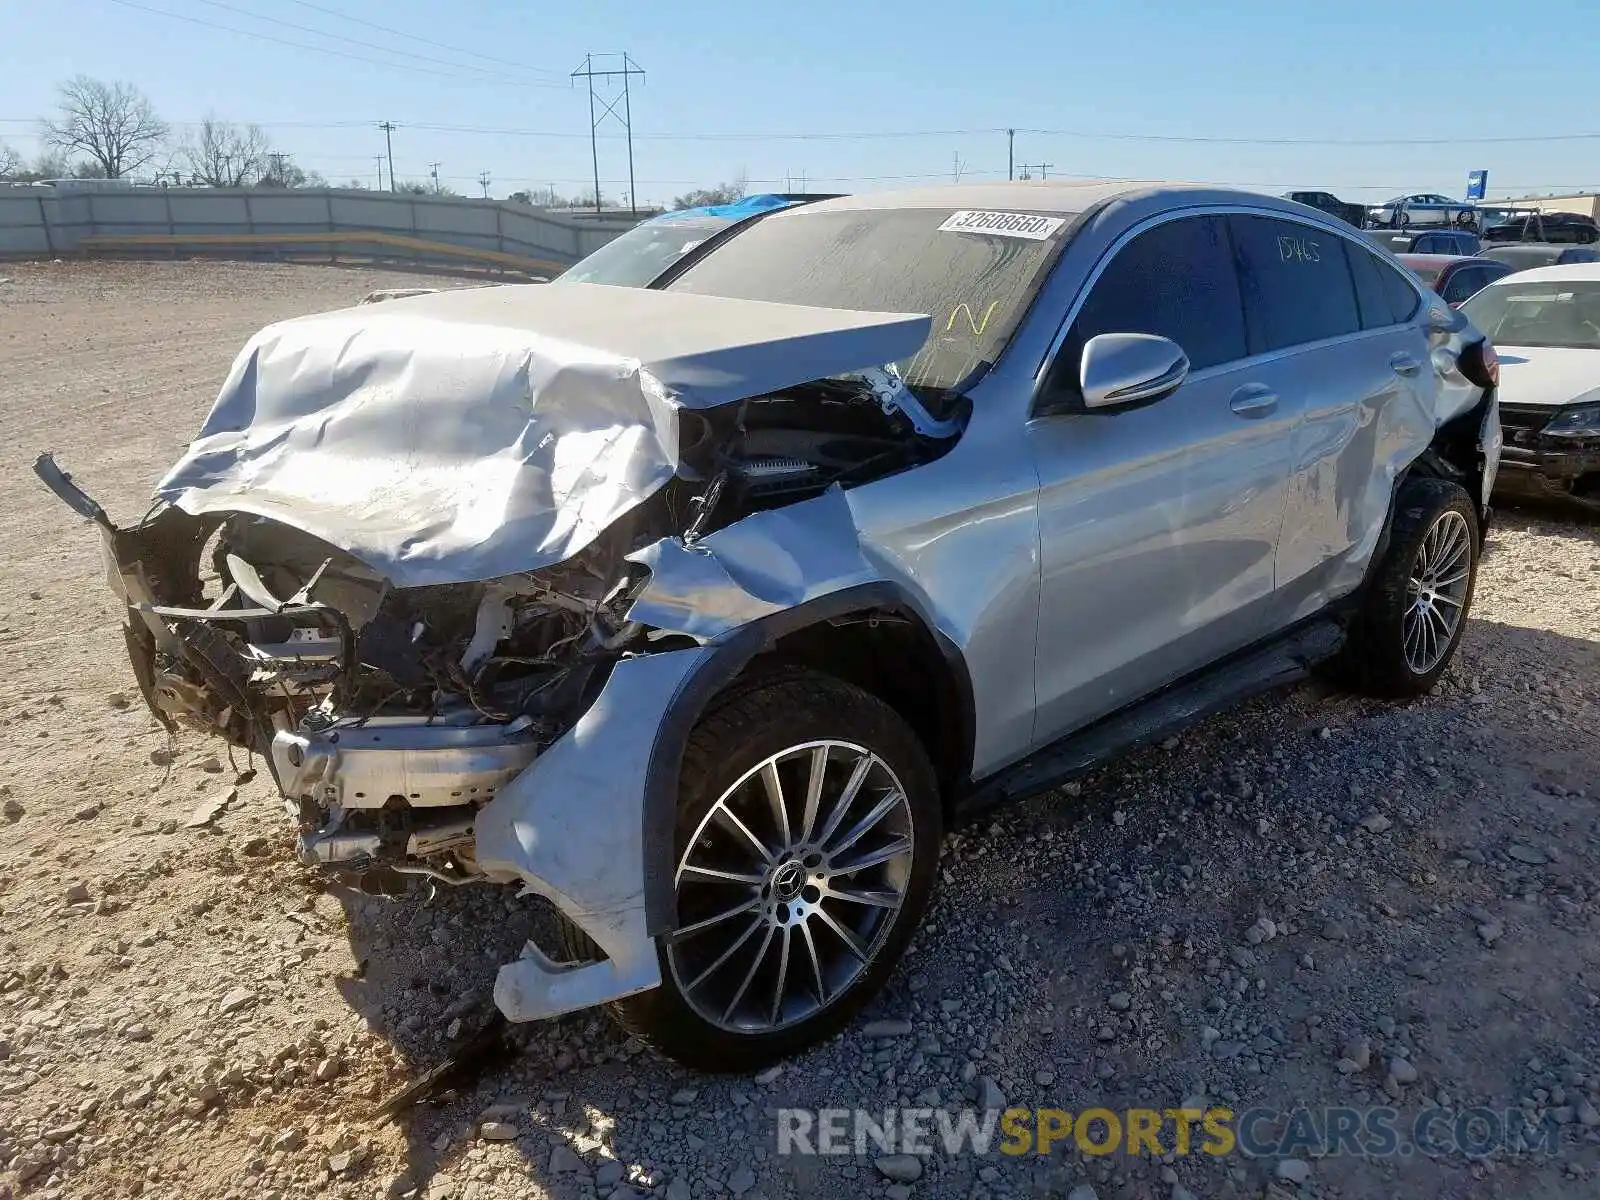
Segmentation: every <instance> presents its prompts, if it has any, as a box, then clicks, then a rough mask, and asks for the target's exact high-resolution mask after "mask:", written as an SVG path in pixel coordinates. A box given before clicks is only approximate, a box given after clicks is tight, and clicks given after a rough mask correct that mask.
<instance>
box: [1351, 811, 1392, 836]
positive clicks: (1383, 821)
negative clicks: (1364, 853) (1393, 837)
mask: <svg viewBox="0 0 1600 1200" xmlns="http://www.w3.org/2000/svg"><path fill="white" fill-rule="evenodd" d="M1357 824H1358V825H1360V826H1361V828H1363V829H1365V830H1366V831H1367V832H1368V833H1387V832H1388V831H1389V830H1390V829H1392V828H1394V822H1393V821H1391V820H1390V819H1389V818H1388V817H1386V816H1384V815H1383V814H1382V813H1368V814H1367V815H1366V816H1364V817H1362V818H1361V820H1360V821H1358V822H1357Z"/></svg>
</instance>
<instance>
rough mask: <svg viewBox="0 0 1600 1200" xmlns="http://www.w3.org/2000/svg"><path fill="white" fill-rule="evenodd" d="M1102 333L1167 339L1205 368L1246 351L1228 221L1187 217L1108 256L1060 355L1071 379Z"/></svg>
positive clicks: (1068, 382) (1191, 361) (1066, 382)
mask: <svg viewBox="0 0 1600 1200" xmlns="http://www.w3.org/2000/svg"><path fill="white" fill-rule="evenodd" d="M1102 333H1153V334H1157V335H1159V336H1161V337H1165V338H1171V339H1172V340H1173V341H1174V342H1176V343H1178V345H1179V346H1181V347H1182V348H1183V352H1184V353H1185V354H1187V355H1188V356H1189V365H1190V367H1191V368H1192V369H1193V370H1196V371H1203V370H1204V369H1205V368H1207V367H1214V366H1217V365H1219V364H1221V363H1226V362H1232V361H1233V360H1235V359H1239V358H1243V357H1244V356H1245V354H1246V353H1247V348H1246V343H1245V332H1244V311H1243V309H1242V307H1241V305H1240V300H1239V282H1238V278H1237V277H1236V275H1235V273H1234V269H1233V257H1232V251H1231V248H1230V245H1229V241H1228V227H1227V221H1226V220H1225V219H1224V218H1222V217H1184V218H1182V219H1180V220H1176V221H1167V222H1165V223H1163V224H1161V225H1157V226H1156V227H1155V228H1153V229H1148V230H1146V231H1145V232H1143V233H1141V234H1139V235H1138V236H1137V237H1135V238H1134V239H1133V240H1132V241H1130V242H1129V243H1128V244H1127V245H1126V246H1124V247H1123V248H1122V249H1121V250H1119V251H1117V255H1116V257H1115V258H1113V259H1112V260H1111V262H1110V264H1109V265H1108V266H1107V267H1106V269H1105V271H1104V272H1102V273H1101V275H1100V278H1099V279H1097V280H1096V281H1095V283H1094V286H1093V287H1092V288H1091V289H1090V292H1089V296H1088V298H1087V299H1086V300H1085V301H1084V305H1083V308H1082V309H1081V310H1080V311H1079V313H1078V316H1077V319H1076V320H1075V321H1074V322H1073V327H1072V331H1071V332H1070V333H1069V334H1068V336H1067V340H1066V343H1065V344H1064V346H1063V348H1062V353H1061V355H1060V357H1059V358H1058V360H1057V361H1058V362H1059V363H1061V365H1062V368H1063V369H1064V370H1070V371H1071V372H1072V375H1073V378H1072V379H1071V380H1066V379H1063V380H1062V384H1063V386H1073V387H1075V386H1076V372H1077V367H1078V364H1079V362H1080V360H1081V359H1082V357H1083V347H1084V346H1085V345H1086V344H1087V343H1088V341H1089V339H1090V338H1092V337H1095V336H1097V335H1098V334H1102Z"/></svg>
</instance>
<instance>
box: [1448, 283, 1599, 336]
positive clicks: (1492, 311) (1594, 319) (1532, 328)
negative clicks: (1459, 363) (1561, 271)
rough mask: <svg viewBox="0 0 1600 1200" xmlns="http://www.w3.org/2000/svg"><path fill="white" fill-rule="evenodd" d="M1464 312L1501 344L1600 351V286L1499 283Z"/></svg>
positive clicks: (1584, 284)
mask: <svg viewBox="0 0 1600 1200" xmlns="http://www.w3.org/2000/svg"><path fill="white" fill-rule="evenodd" d="M1461 311H1462V312H1463V313H1465V314H1466V316H1467V319H1468V320H1470V321H1471V322H1472V323H1473V324H1474V325H1476V326H1477V327H1478V328H1479V329H1481V330H1482V331H1483V333H1484V334H1485V336H1487V337H1488V339H1489V340H1490V341H1491V342H1494V343H1496V344H1498V345H1503V346H1558V347H1566V348H1570V349H1578V350H1600V281H1594V282H1591V281H1588V280H1581V281H1580V280H1570V279H1552V280H1547V281H1545V282H1542V283H1533V282H1525V283H1502V284H1495V285H1494V286H1493V287H1486V288H1484V289H1483V291H1481V292H1479V293H1478V294H1477V295H1476V296H1473V297H1472V299H1470V300H1468V301H1467V302H1466V303H1465V304H1463V305H1462V306H1461Z"/></svg>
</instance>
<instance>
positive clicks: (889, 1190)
mask: <svg viewBox="0 0 1600 1200" xmlns="http://www.w3.org/2000/svg"><path fill="white" fill-rule="evenodd" d="M883 1194H884V1195H885V1196H887V1197H888V1198H889V1200H911V1196H912V1194H913V1189H912V1187H911V1185H910V1184H909V1183H891V1184H890V1185H889V1186H888V1187H886V1188H884V1189H883Z"/></svg>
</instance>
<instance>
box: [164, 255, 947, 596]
mask: <svg viewBox="0 0 1600 1200" xmlns="http://www.w3.org/2000/svg"><path fill="white" fill-rule="evenodd" d="M928 329H929V319H928V318H927V317H926V316H917V315H908V314H896V313H866V312H847V311H843V310H838V309H823V308H805V307H801V306H798V305H788V304H767V303H760V302H756V301H749V300H730V299H725V298H722V297H714V296H696V295H690V294H687V293H678V292H654V291H647V290H644V289H640V288H619V287H606V286H602V285H598V284H576V283H574V284H562V285H559V286H547V285H538V284H526V285H511V286H503V287H485V288H468V289H459V290H454V291H444V292H435V293H431V294H427V295H420V296H414V297H409V298H405V299H398V300H393V301H389V302H386V303H384V304H379V305H364V306H360V307H355V308H348V309H341V310H339V311H336V312H329V313H321V314H318V315H315V316H309V317H300V318H296V319H294V320H290V321H284V322H281V323H279V324H276V325H271V326H268V327H267V328H266V329H264V330H262V331H261V332H260V333H258V334H256V336H255V337H254V338H252V339H251V340H250V342H249V344H248V345H246V346H245V348H244V350H243V351H242V352H241V353H240V354H239V357H238V358H237V359H236V360H235V361H234V364H233V369H232V370H231V371H230V372H229V374H228V378H227V380H226V382H225V383H224V384H223V386H222V392H221V394H220V395H219V396H218V397H217V401H216V404H215V405H214V406H213V408H212V410H211V413H210V415H209V416H208V417H207V418H206V421H205V424H204V426H203V427H202V428H201V430H200V433H199V435H198V436H197V437H196V438H195V440H194V441H193V442H192V443H191V444H190V446H189V449H188V450H187V452H186V453H185V454H184V456H183V458H182V459H180V460H179V462H178V463H177V465H176V466H174V467H173V468H172V470H171V471H169V472H168V474H167V476H166V478H164V479H163V480H162V481H161V482H160V484H158V485H157V489H156V492H157V495H158V496H160V497H161V498H162V499H164V500H167V501H170V502H171V503H173V504H175V505H177V506H178V507H179V508H181V509H183V510H184V511H186V512H189V513H192V514H195V515H200V514H203V513H213V512H245V513H252V514H255V515H257V516H262V517H270V518H272V519H273V520H277V521H281V522H283V523H284V524H286V525H290V526H293V527H295V528H297V529H301V530H303V531H305V532H306V533H309V534H312V535H313V536H315V537H318V538H321V539H322V540H323V541H325V542H328V543H330V544H332V545H334V546H337V547H339V548H340V549H342V550H345V551H348V552H349V553H350V554H353V555H354V556H355V557H357V558H359V559H361V560H362V561H363V562H365V563H366V564H367V565H368V566H370V567H372V568H373V569H374V570H377V571H379V572H381V573H383V574H384V575H386V576H387V577H388V578H389V579H390V580H391V582H393V583H394V584H395V585H396V586H399V587H413V586H418V585H422V584H439V583H462V582H467V581H473V580H482V579H493V578H496V577H498V576H502V575H509V574H512V573H514V572H518V571H531V570H538V569H540V568H542V567H546V566H549V565H552V564H554V563H557V562H560V561H562V560H564V559H566V558H570V557H571V556H572V555H574V554H576V553H578V552H579V551H581V550H582V549H583V548H584V547H585V546H587V545H588V544H589V543H590V542H591V541H592V540H593V539H594V538H595V537H596V536H597V535H598V534H599V533H600V532H601V531H602V530H604V529H605V528H606V527H607V526H609V525H610V524H612V523H613V522H614V521H616V520H617V518H619V517H621V516H622V515H623V514H624V513H626V512H628V511H629V510H630V509H632V508H633V507H634V506H636V505H637V504H639V503H640V502H641V501H643V500H645V499H646V498H647V497H649V496H650V495H651V494H652V493H654V492H655V491H656V490H657V489H659V488H660V487H662V486H663V485H664V484H665V483H666V482H667V480H668V479H670V478H671V477H672V475H673V473H674V472H675V471H676V470H677V467H678V449H679V445H678V422H677V414H678V410H679V409H682V408H694V409H699V408H712V407H715V406H717V405H721V404H726V403H729V402H731V401H734V400H739V399H743V398H745V397H748V396H755V395H761V394H763V393H766V392H771V391H775V390H778V389H781V388H785V387H793V386H795V385H797V384H800V383H805V382H808V381H810V380H813V379H820V378H823V377H826V376H829V375H840V374H846V373H849V372H853V371H859V370H862V369H864V368H869V367H875V366H878V365H881V364H884V363H891V362H895V361H897V360H900V359H904V358H909V357H910V356H911V355H912V354H914V353H915V352H916V350H917V349H918V348H919V347H920V346H921V345H922V343H923V341H924V340H925V339H926V338H927V335H928Z"/></svg>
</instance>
